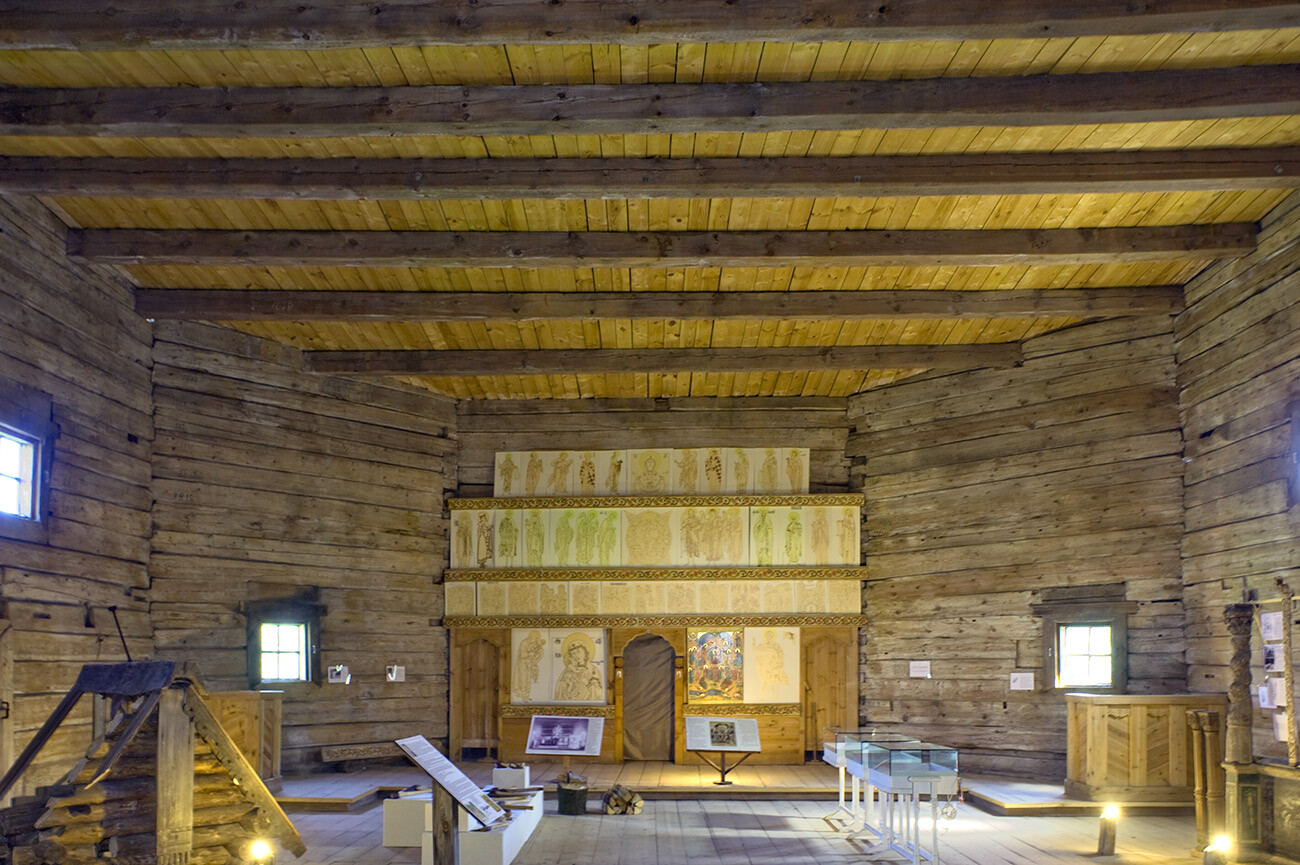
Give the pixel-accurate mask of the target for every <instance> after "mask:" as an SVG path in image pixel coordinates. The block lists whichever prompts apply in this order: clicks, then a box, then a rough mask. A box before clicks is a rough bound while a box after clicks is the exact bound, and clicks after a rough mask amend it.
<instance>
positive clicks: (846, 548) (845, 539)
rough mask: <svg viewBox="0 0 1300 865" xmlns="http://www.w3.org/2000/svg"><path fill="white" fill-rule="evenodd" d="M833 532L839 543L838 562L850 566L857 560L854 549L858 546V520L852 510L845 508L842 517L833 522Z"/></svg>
mask: <svg viewBox="0 0 1300 865" xmlns="http://www.w3.org/2000/svg"><path fill="white" fill-rule="evenodd" d="M835 531H836V534H838V535H839V541H840V562H841V563H842V564H846V565H848V564H852V563H853V562H856V561H857V560H858V556H857V553H856V552H855V550H854V548H855V547H856V546H857V545H858V543H859V540H858V520H857V517H856V515H855V514H854V513H853V508H845V509H844V515H843V516H842V517H840V518H839V519H838V520H836V521H835Z"/></svg>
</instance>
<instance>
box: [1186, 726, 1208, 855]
mask: <svg viewBox="0 0 1300 865" xmlns="http://www.w3.org/2000/svg"><path fill="white" fill-rule="evenodd" d="M1204 714H1205V711H1204V710H1203V709H1188V710H1187V729H1188V731H1189V732H1190V733H1191V734H1192V801H1194V802H1195V803H1196V849H1198V850H1204V849H1205V846H1206V845H1207V844H1208V843H1209V840H1210V830H1209V821H1208V818H1207V816H1206V810H1205V781H1206V774H1207V772H1208V771H1209V765H1208V763H1209V761H1208V760H1207V759H1206V754H1205V734H1204V732H1203V731H1202V725H1201V716H1203V715H1204Z"/></svg>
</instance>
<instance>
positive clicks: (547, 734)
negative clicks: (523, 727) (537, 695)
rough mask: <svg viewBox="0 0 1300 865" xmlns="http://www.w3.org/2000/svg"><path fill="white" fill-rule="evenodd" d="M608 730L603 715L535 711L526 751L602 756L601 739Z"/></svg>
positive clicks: (575, 755)
mask: <svg viewBox="0 0 1300 865" xmlns="http://www.w3.org/2000/svg"><path fill="white" fill-rule="evenodd" d="M604 732H605V719H604V718H603V717H595V718H588V717H572V716H568V715H533V718H532V723H530V724H529V725H528V746H527V747H526V748H525V749H524V753H525V754H559V755H561V756H573V757H599V756H600V739H601V736H602V735H603V734H604Z"/></svg>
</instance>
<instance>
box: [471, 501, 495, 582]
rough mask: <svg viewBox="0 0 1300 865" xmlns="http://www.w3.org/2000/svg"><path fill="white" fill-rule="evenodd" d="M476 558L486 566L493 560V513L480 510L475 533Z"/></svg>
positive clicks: (481, 565)
mask: <svg viewBox="0 0 1300 865" xmlns="http://www.w3.org/2000/svg"><path fill="white" fill-rule="evenodd" d="M474 560H475V561H476V562H478V566H479V567H480V568H481V567H484V566H485V565H487V563H488V562H490V561H492V515H491V514H489V513H487V512H485V511H479V515H478V530H477V531H476V532H475V533H474Z"/></svg>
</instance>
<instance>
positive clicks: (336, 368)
mask: <svg viewBox="0 0 1300 865" xmlns="http://www.w3.org/2000/svg"><path fill="white" fill-rule="evenodd" d="M303 355H304V357H305V358H306V368H307V370H308V371H310V372H317V373H326V374H330V375H364V376H374V375H403V376H433V377H456V378H462V377H467V376H501V375H602V374H614V373H682V372H699V373H710V372H801V371H804V370H814V371H826V370H867V369H922V368H924V369H967V368H971V367H1009V366H1015V365H1016V364H1018V363H1020V361H1021V350H1020V344H1019V343H996V344H985V345H878V346H808V347H802V348H651V349H540V350H536V349H534V350H524V351H516V350H496V351H492V350H488V351H307V352H304V353H303Z"/></svg>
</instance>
